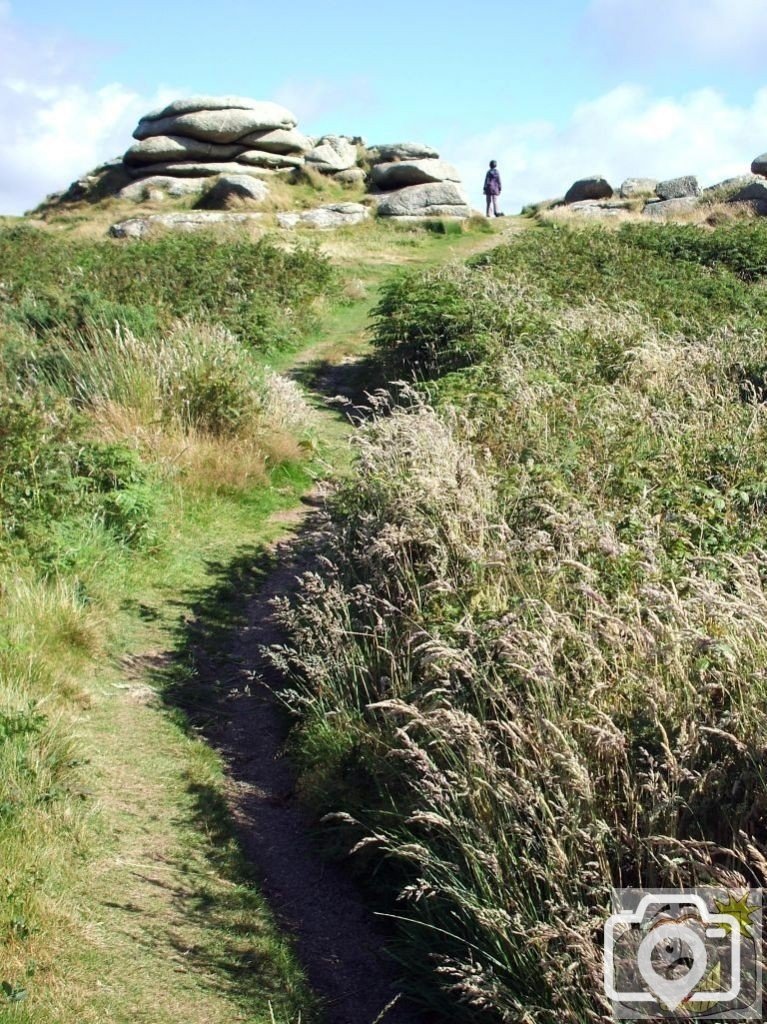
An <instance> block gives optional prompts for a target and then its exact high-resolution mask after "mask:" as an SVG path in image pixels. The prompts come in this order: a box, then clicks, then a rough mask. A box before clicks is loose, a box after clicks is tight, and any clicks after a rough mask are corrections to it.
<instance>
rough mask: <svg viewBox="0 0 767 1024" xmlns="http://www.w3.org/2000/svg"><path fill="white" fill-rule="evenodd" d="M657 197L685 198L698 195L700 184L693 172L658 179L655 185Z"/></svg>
mask: <svg viewBox="0 0 767 1024" xmlns="http://www.w3.org/2000/svg"><path fill="white" fill-rule="evenodd" d="M655 195H656V196H657V197H658V199H687V198H690V197H691V196H699V195H700V185H699V184H698V179H697V178H696V177H695V175H694V174H686V175H684V176H683V177H681V178H669V179H668V180H667V181H659V182H658V184H657V185H656V186H655Z"/></svg>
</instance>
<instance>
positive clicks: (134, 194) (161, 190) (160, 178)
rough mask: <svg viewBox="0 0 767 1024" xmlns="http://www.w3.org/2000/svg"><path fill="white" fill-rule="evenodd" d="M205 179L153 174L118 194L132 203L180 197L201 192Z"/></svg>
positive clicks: (126, 187)
mask: <svg viewBox="0 0 767 1024" xmlns="http://www.w3.org/2000/svg"><path fill="white" fill-rule="evenodd" d="M206 180H207V179H205V178H170V177H167V176H166V175H160V174H153V175H151V177H149V178H141V179H139V181H134V182H132V183H131V184H130V185H126V186H125V188H123V189H121V190H120V192H119V193H118V195H119V198H120V199H127V200H129V201H130V202H132V203H143V202H145V201H146V200H148V199H152V200H157V199H165V198H170V199H182V198H184V197H185V196H193V195H198V194H199V193H200V192H202V190H203V188H204V187H205V182H206ZM253 180H254V181H255V180H256V179H253Z"/></svg>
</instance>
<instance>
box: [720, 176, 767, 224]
mask: <svg viewBox="0 0 767 1024" xmlns="http://www.w3.org/2000/svg"><path fill="white" fill-rule="evenodd" d="M727 202H728V203H749V204H750V205H751V206H752V208H753V209H754V211H755V212H756V213H759V214H762V215H764V214H765V213H767V180H765V179H764V178H762V179H761V180H760V179H759V178H755V179H754V180H753V181H752V182H750V183H749V184H748V185H745V186H744V187H743V188H741V189H739V190H738V191H737V192H734V193H733V194H732V195H731V196H729V198H728V199H727Z"/></svg>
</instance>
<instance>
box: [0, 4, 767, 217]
mask: <svg viewBox="0 0 767 1024" xmlns="http://www.w3.org/2000/svg"><path fill="white" fill-rule="evenodd" d="M765 53H767V0H643V3H641V4H629V3H626V0H538V2H537V3H530V0H526V2H524V3H520V2H517V0H482V3H481V4H466V3H460V2H458V0H440V2H439V3H438V2H436V0H418V2H417V3H415V2H413V0H387V3H386V4H365V3H360V2H359V0H355V2H354V3H352V2H351V0H335V2H333V3H332V5H331V4H325V3H323V4H320V3H318V2H317V0H311V2H310V0H291V2H290V3H289V4H286V3H282V4H281V3H279V2H274V0H272V2H270V3H265V4H261V3H253V2H251V3H246V2H245V0H216V2H215V3H205V4H199V5H192V4H190V3H189V0H184V2H182V0H131V2H130V3H123V4H120V3H117V4H107V3H106V2H105V0H66V3H61V0H0V213H20V212H22V211H24V210H27V209H29V208H31V207H33V206H35V205H36V204H37V203H38V202H39V201H40V200H41V199H42V198H43V197H44V196H45V195H46V194H47V193H49V192H52V191H56V190H60V189H62V188H65V187H66V186H67V185H68V184H69V183H70V181H72V180H74V179H75V178H77V177H79V176H81V175H82V174H84V173H85V172H87V171H88V170H89V169H91V168H93V167H95V166H96V165H98V164H99V163H101V162H103V161H105V160H108V159H111V158H113V157H115V156H118V155H119V154H121V153H122V152H123V151H124V150H125V149H126V148H127V147H128V145H129V144H130V142H131V133H132V131H133V128H134V127H135V124H136V122H137V121H138V119H139V117H140V116H141V114H143V113H145V112H146V111H148V110H150V109H152V108H153V107H155V106H157V105H158V104H161V103H164V102H166V101H168V100H170V99H173V98H174V97H178V96H186V95H193V94H198V93H206V94H210V93H212V94H236V95H242V96H251V97H253V98H255V99H272V100H277V101H278V102H281V103H283V104H284V105H285V106H287V107H288V108H289V109H291V110H292V111H293V112H294V113H295V114H296V116H297V117H298V119H299V127H300V128H301V129H302V130H303V131H304V132H306V133H307V134H311V135H320V134H322V133H325V132H330V133H337V134H345V135H361V136H363V137H364V138H365V139H367V141H368V142H369V143H373V144H375V143H381V142H395V141H420V142H425V143H428V144H429V145H432V146H434V147H436V148H437V149H438V150H439V151H440V153H441V154H442V156H443V157H444V158H445V159H447V160H449V161H450V162H452V163H454V164H455V165H456V166H457V167H458V169H459V170H460V171H461V173H462V175H463V178H464V181H465V184H466V187H467V191H468V193H469V195H470V197H471V200H472V201H473V203H474V204H475V205H479V204H480V203H481V198H482V197H481V186H482V179H483V176H484V171H485V169H486V167H487V163H488V161H489V160H490V159H495V160H497V161H498V164H499V168H500V171H501V175H502V180H503V185H504V189H503V196H502V200H503V207H504V208H505V209H506V210H507V211H508V212H509V213H513V212H516V211H517V210H518V209H519V208H520V207H521V206H522V205H524V204H525V203H529V202H535V201H537V200H540V199H545V198H551V197H555V196H560V195H562V194H563V193H564V192H565V191H566V189H567V188H568V186H569V185H570V184H571V183H572V181H574V180H575V179H576V178H579V177H583V176H585V175H590V174H603V175H604V176H605V177H607V178H608V180H609V181H610V182H611V183H612V184H613V186H615V187H617V186H618V185H620V182H621V181H622V180H623V178H625V177H656V178H666V177H674V176H676V175H681V174H697V176H698V177H699V179H700V180H701V182H702V184H704V185H708V184H713V183H714V182H716V181H719V180H722V179H724V178H727V177H731V176H734V175H736V174H743V173H746V172H747V171H748V170H749V165H750V163H751V160H752V159H753V158H754V157H755V156H756V155H757V154H760V153H763V152H764V151H765V150H767V80H766V79H765V78H764V76H763V73H760V72H761V71H762V69H763V66H764V54H765Z"/></svg>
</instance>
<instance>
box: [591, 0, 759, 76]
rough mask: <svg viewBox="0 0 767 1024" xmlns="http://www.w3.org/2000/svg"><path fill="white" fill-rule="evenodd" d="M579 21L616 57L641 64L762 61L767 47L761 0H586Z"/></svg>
mask: <svg viewBox="0 0 767 1024" xmlns="http://www.w3.org/2000/svg"><path fill="white" fill-rule="evenodd" d="M585 26H586V28H587V29H588V31H589V32H590V33H593V34H594V35H595V36H596V38H597V40H602V41H603V42H606V43H608V44H609V52H611V54H612V55H613V56H614V57H616V58H617V59H623V58H625V57H626V56H633V57H637V58H638V59H640V60H641V61H642V62H643V65H644V66H646V64H647V63H648V61H652V60H653V59H655V58H657V57H658V56H663V55H670V56H673V57H674V58H675V59H677V60H678V59H680V57H681V58H683V57H684V56H685V55H689V56H691V57H694V58H702V59H708V60H720V59H724V60H726V59H730V58H735V59H737V60H738V62H739V64H742V63H743V62H744V61H748V62H750V61H756V60H759V61H762V60H763V59H764V54H765V50H767V3H765V0H644V2H643V3H642V4H641V6H639V7H636V8H633V9H631V8H629V7H628V6H627V5H626V3H625V0H591V2H590V4H589V6H588V8H587V12H586V17H585Z"/></svg>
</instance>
